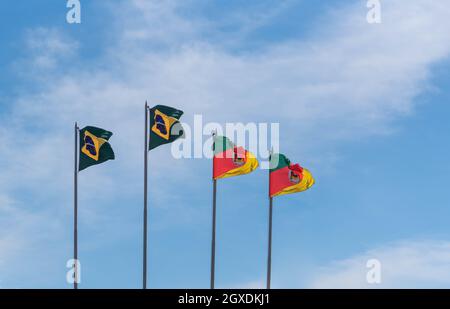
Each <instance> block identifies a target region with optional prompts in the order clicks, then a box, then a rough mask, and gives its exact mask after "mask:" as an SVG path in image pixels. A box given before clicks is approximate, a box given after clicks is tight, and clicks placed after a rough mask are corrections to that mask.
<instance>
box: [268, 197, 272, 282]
mask: <svg viewBox="0 0 450 309" xmlns="http://www.w3.org/2000/svg"><path fill="white" fill-rule="evenodd" d="M272 212H273V198H272V197H269V246H268V254H267V289H268V290H270V279H271V272H272Z"/></svg>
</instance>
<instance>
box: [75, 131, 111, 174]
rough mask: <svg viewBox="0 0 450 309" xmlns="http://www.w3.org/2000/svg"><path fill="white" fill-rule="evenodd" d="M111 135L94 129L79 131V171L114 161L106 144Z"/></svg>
mask: <svg viewBox="0 0 450 309" xmlns="http://www.w3.org/2000/svg"><path fill="white" fill-rule="evenodd" d="M112 135H113V134H112V132H109V131H106V130H103V129H100V128H96V127H85V128H84V129H82V130H81V131H80V166H79V170H80V171H82V170H84V169H85V168H88V167H89V166H92V165H97V164H100V163H103V162H106V161H108V160H114V158H115V157H114V151H113V150H112V148H111V145H110V144H109V143H108V140H109V138H110V137H111V136H112Z"/></svg>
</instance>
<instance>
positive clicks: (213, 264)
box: [210, 131, 217, 290]
mask: <svg viewBox="0 0 450 309" xmlns="http://www.w3.org/2000/svg"><path fill="white" fill-rule="evenodd" d="M216 134H217V133H216V131H213V132H212V137H213V151H214V139H215V136H216ZM213 175H214V159H213ZM216 196H217V180H216V179H214V177H213V205H212V206H213V209H212V231H211V233H212V235H211V281H210V288H211V289H212V290H213V289H214V283H215V273H216Z"/></svg>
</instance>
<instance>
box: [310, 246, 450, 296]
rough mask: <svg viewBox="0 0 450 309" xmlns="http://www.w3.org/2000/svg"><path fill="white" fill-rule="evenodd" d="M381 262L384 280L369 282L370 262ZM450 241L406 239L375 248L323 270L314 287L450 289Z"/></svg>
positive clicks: (313, 282) (317, 275)
mask: <svg viewBox="0 0 450 309" xmlns="http://www.w3.org/2000/svg"><path fill="white" fill-rule="evenodd" d="M370 259H377V260H378V261H379V262H380V263H381V268H380V270H381V283H380V284H369V283H367V280H366V275H367V272H368V271H369V269H368V268H367V267H366V263H367V261H368V260H370ZM449 284H450V242H446V241H420V240H419V241H417V240H416V241H404V242H400V243H394V244H390V245H384V246H380V247H378V248H374V249H372V250H369V251H367V252H364V253H362V254H360V255H356V256H353V257H350V258H348V259H344V260H341V261H335V262H333V263H331V264H330V265H329V266H325V267H322V268H320V269H319V271H318V272H317V273H316V274H315V276H314V277H313V278H312V280H311V283H310V285H309V287H311V288H447V287H448V285H449Z"/></svg>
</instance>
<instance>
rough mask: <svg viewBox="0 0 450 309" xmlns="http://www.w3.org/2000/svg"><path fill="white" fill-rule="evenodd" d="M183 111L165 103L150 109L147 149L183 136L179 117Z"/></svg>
mask: <svg viewBox="0 0 450 309" xmlns="http://www.w3.org/2000/svg"><path fill="white" fill-rule="evenodd" d="M182 115H183V111H180V110H178V109H175V108H173V107H169V106H165V105H156V106H155V107H153V108H151V109H150V142H149V147H148V150H152V149H154V148H156V147H158V146H161V145H164V144H168V143H172V142H173V141H175V140H176V139H178V138H180V137H181V136H183V127H182V126H181V124H180V121H179V120H180V118H181V116H182Z"/></svg>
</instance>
